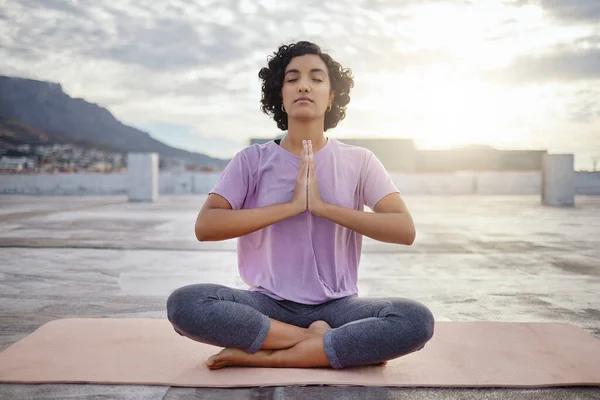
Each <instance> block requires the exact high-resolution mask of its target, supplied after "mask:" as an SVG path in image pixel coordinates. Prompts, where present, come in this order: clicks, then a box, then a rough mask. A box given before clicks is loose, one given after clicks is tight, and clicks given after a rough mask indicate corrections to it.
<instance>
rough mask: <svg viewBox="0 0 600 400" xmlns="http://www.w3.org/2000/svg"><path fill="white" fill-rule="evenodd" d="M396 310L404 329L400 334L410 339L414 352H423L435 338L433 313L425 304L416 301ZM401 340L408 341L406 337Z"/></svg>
mask: <svg viewBox="0 0 600 400" xmlns="http://www.w3.org/2000/svg"><path fill="white" fill-rule="evenodd" d="M394 308H395V309H396V310H395V311H396V313H395V314H397V315H399V316H400V319H399V320H400V321H402V322H401V323H402V329H400V330H399V331H400V332H398V333H399V334H400V335H407V336H409V337H410V342H411V343H412V347H413V351H416V350H421V349H422V348H423V347H425V344H426V343H427V342H428V341H429V340H431V338H432V337H433V333H434V328H435V318H434V316H433V313H432V312H431V310H429V308H427V307H426V306H425V305H424V304H422V303H419V302H418V301H414V300H410V301H409V302H403V303H402V304H399V305H397V306H396V307H394ZM401 340H406V336H405V337H403V338H401Z"/></svg>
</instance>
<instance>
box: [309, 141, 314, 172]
mask: <svg viewBox="0 0 600 400" xmlns="http://www.w3.org/2000/svg"><path fill="white" fill-rule="evenodd" d="M308 154H309V158H308V159H309V166H308V168H309V171H310V174H311V176H312V177H313V178H314V177H315V153H313V148H312V142H311V141H310V140H309V141H308Z"/></svg>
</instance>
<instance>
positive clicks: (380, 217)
mask: <svg viewBox="0 0 600 400" xmlns="http://www.w3.org/2000/svg"><path fill="white" fill-rule="evenodd" d="M315 214H316V215H318V216H320V217H323V218H327V219H328V220H330V221H333V222H335V223H336V224H338V225H341V226H343V227H346V228H348V229H352V230H353V231H355V232H358V233H360V234H362V235H365V236H368V237H370V238H371V239H375V240H379V241H381V242H387V243H397V244H406V245H411V244H412V243H413V242H414V240H415V236H416V232H415V225H414V223H413V220H412V217H411V216H410V214H409V213H403V212H389V213H375V212H365V211H359V210H353V209H350V208H345V207H340V206H336V205H332V204H326V203H324V204H323V205H322V207H321V208H320V209H319V210H318V212H317V213H315Z"/></svg>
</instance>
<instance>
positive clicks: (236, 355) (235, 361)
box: [206, 348, 273, 369]
mask: <svg viewBox="0 0 600 400" xmlns="http://www.w3.org/2000/svg"><path fill="white" fill-rule="evenodd" d="M272 353H273V350H259V351H257V352H256V353H254V354H250V353H246V352H245V351H244V350H241V349H235V348H226V349H223V350H221V351H220V352H219V353H217V354H214V355H212V356H210V357H209V358H208V360H206V366H207V367H208V368H209V369H219V368H223V367H228V366H233V365H240V366H241V365H243V366H248V367H254V366H266V365H265V362H266V361H267V358H268V357H269V356H270V355H271V354H272Z"/></svg>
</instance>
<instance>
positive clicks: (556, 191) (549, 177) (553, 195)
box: [542, 154, 575, 207]
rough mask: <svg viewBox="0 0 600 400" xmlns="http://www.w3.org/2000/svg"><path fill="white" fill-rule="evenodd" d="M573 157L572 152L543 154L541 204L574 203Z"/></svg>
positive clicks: (566, 204) (556, 205) (566, 205)
mask: <svg viewBox="0 0 600 400" xmlns="http://www.w3.org/2000/svg"><path fill="white" fill-rule="evenodd" d="M574 165H575V157H574V155H573V154H545V155H544V159H543V169H542V204H544V205H547V206H555V207H560V206H565V207H568V206H573V205H575V170H574Z"/></svg>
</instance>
